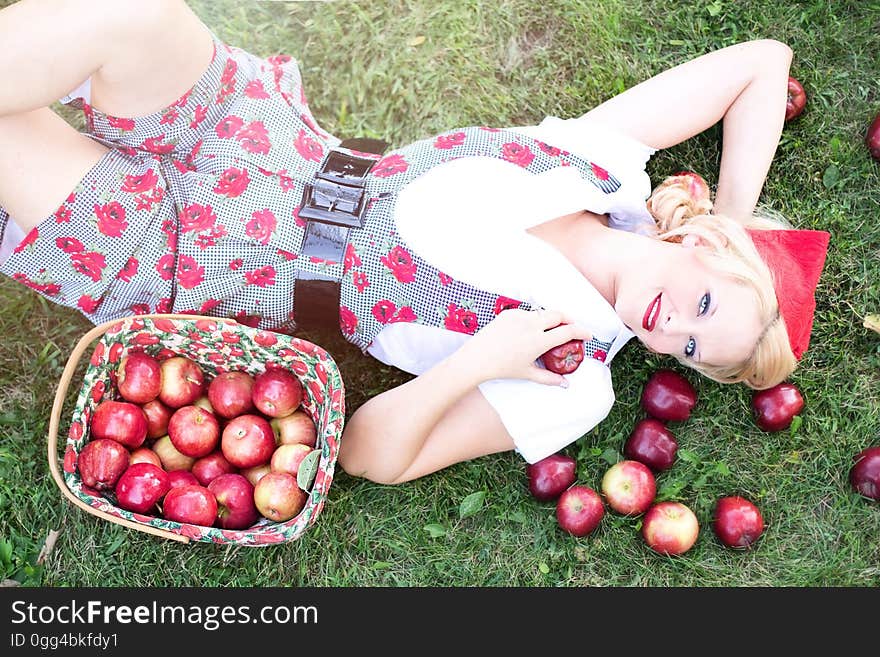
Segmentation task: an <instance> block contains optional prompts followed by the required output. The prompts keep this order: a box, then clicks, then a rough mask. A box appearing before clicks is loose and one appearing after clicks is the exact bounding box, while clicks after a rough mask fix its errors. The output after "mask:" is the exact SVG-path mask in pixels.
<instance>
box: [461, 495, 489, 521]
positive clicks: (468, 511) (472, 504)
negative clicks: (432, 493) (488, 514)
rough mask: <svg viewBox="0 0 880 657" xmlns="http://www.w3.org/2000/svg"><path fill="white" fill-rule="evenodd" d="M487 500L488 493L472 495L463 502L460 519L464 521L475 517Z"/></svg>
mask: <svg viewBox="0 0 880 657" xmlns="http://www.w3.org/2000/svg"><path fill="white" fill-rule="evenodd" d="M485 500H486V491H483V490H478V491H477V492H476V493H471V494H470V495H468V496H467V497H465V498H464V499H463V500H462V501H461V505H460V506H459V507H458V517H459V518H462V519H464V518H468V517H470V516H472V515H474V514H475V513H477V512H478V511H479V510H480V509H481V508H482V506H483V502H484V501H485Z"/></svg>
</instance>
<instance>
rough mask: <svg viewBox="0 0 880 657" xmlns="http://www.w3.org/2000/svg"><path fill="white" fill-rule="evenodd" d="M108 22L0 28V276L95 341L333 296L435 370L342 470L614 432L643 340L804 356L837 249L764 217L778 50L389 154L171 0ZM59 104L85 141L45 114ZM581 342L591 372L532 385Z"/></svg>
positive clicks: (752, 358)
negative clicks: (326, 117)
mask: <svg viewBox="0 0 880 657" xmlns="http://www.w3.org/2000/svg"><path fill="white" fill-rule="evenodd" d="M90 7H92V11H89V12H83V11H81V9H80V5H79V3H75V2H66V1H63V0H23V1H22V2H19V3H17V4H15V5H12V6H10V7H8V8H6V9H3V10H2V11H0V39H2V41H3V43H4V44H5V46H6V47H5V51H6V53H7V56H6V57H5V58H4V59H3V61H2V63H0V75H2V77H3V79H4V81H5V85H4V89H5V91H4V92H3V95H2V96H0V206H2V208H0V224H2V225H3V226H4V227H5V230H4V234H3V240H2V271H3V273H5V274H7V275H8V276H11V277H13V278H14V279H16V280H18V281H20V282H22V283H24V284H25V285H27V286H29V287H30V288H32V289H34V290H36V291H37V292H38V293H40V294H42V295H43V296H45V297H47V298H49V299H51V300H52V301H55V302H57V303H61V304H64V305H68V306H71V307H75V308H78V309H79V310H81V311H82V312H83V314H84V315H85V316H86V317H88V318H89V319H90V320H92V321H93V322H96V323H98V322H102V321H106V320H109V319H113V318H118V317H125V316H129V315H132V314H138V313H154V312H158V313H163V312H176V313H179V312H185V313H199V314H212V315H218V316H229V317H234V318H236V319H238V320H239V321H241V322H243V323H247V324H250V325H253V326H259V327H261V328H266V329H273V330H280V331H293V330H295V329H297V328H303V327H304V326H305V325H306V319H307V318H313V317H316V316H317V315H319V311H320V309H321V308H326V306H327V304H328V300H329V304H330V308H331V310H332V315H333V321H334V322H335V323H336V324H337V325H338V326H339V327H340V328H341V330H342V332H343V334H344V335H345V337H346V338H347V339H348V340H350V341H351V342H352V343H354V344H355V345H358V346H359V347H360V348H361V349H362V350H363V351H364V352H365V353H368V354H370V355H371V356H373V357H375V358H377V359H378V360H380V361H382V362H384V363H387V364H390V365H394V366H396V367H399V368H401V369H402V370H405V371H407V372H410V373H413V374H415V375H417V376H416V377H415V378H414V379H412V380H410V381H409V382H407V383H405V384H403V385H401V386H399V387H396V388H394V389H391V390H388V391H386V392H384V393H382V394H380V395H378V396H376V397H375V398H373V399H371V400H369V401H367V402H366V403H365V404H363V405H362V406H361V407H360V408H359V409H358V410H357V411H356V412H355V413H354V414H353V415H352V417H351V419H350V421H349V422H348V425H347V427H346V428H345V432H344V434H343V439H342V442H341V451H340V455H339V461H340V464H341V466H342V467H343V468H344V469H345V470H346V471H347V472H348V473H350V474H352V475H355V476H363V477H367V478H369V479H372V480H374V481H378V482H386V483H399V482H403V481H407V480H411V479H414V478H417V477H421V476H424V475H426V474H428V473H431V472H434V471H437V470H439V469H441V468H444V467H447V466H449V465H451V464H454V463H458V462H461V461H463V460H467V459H473V458H477V457H479V456H483V455H486V454H491V453H495V452H500V451H504V450H511V449H516V450H517V451H518V452H519V453H520V454H521V455H522V456H523V457H524V458H525V459H526V460H527V461H529V462H534V461H537V460H539V459H541V458H543V457H545V456H548V455H549V454H552V453H554V452H556V451H558V450H560V449H561V448H563V447H565V446H566V445H567V444H569V443H571V442H572V441H574V440H576V439H577V438H578V437H580V436H582V435H584V434H585V433H587V432H588V431H589V430H590V429H591V428H592V427H594V426H595V425H596V424H598V423H599V422H601V421H602V420H603V419H604V418H605V416H606V415H607V413H608V411H609V409H610V408H611V405H612V403H613V401H614V393H613V387H612V382H611V372H610V366H611V363H612V360H613V359H614V356H615V355H616V354H617V352H618V351H619V350H620V348H621V347H622V346H623V345H624V344H625V343H626V342H628V341H629V340H630V339H631V338H633V337H636V338H637V339H638V340H639V341H640V342H642V343H643V344H644V345H645V347H647V348H648V349H650V350H651V351H654V352H657V353H663V354H670V355H673V356H675V357H676V358H677V359H678V360H679V361H680V362H682V363H685V364H686V365H688V366H690V367H694V368H695V369H697V370H698V371H700V372H702V373H703V374H705V375H706V376H709V377H711V378H712V379H714V380H716V381H720V382H724V383H733V382H744V383H746V384H747V385H749V386H751V387H754V388H764V387H769V386H771V385H774V384H776V383H778V382H780V381H782V380H783V379H785V378H786V377H788V376H789V375H790V374H791V373H792V371H793V370H794V368H795V366H796V364H797V361H798V359H799V358H800V356H801V355H802V353H803V351H804V349H806V347H807V344H808V341H809V335H810V328H811V325H812V315H813V308H814V301H813V291H814V289H815V286H816V283H817V280H818V277H819V273H820V271H821V268H822V265H823V263H824V257H825V250H826V247H827V239H828V236H827V233H822V232H818V231H794V230H789V229H786V228H785V227H783V226H780V225H778V224H776V223H773V222H771V221H770V220H767V219H760V218H757V217H755V216H754V211H755V207H756V203H757V200H758V197H759V195H760V192H761V188H762V186H763V183H764V179H765V176H766V174H767V171H768V169H769V166H770V163H771V160H772V158H773V155H774V153H775V150H776V146H777V143H778V140H779V136H780V133H781V130H782V126H783V122H784V113H785V102H786V81H787V77H788V70H789V65H790V61H791V51H790V49H789V48H788V47H787V46H785V45H784V44H782V43H779V42H776V41H772V40H759V41H752V42H747V43H742V44H738V45H734V46H731V47H728V48H724V49H721V50H718V51H715V52H711V53H708V54H706V55H703V56H701V57H698V58H696V59H694V60H692V61H689V62H685V63H683V64H681V65H679V66H676V67H674V68H672V69H670V70H667V71H665V72H663V73H661V74H659V75H657V76H655V77H653V78H651V79H649V80H646V81H645V82H642V83H641V84H638V85H636V86H635V87H633V88H631V89H629V90H628V91H626V92H624V93H622V94H620V95H618V96H616V97H614V98H611V99H610V100H608V101H606V102H605V103H603V104H601V105H599V106H598V107H595V108H593V109H592V110H590V111H588V112H587V113H586V114H584V115H583V116H581V117H578V118H572V119H562V118H557V117H547V118H546V119H545V120H543V121H542V122H541V123H540V124H539V125H536V126H519V127H508V128H503V129H498V128H495V127H467V128H458V129H453V130H449V131H447V132H444V133H443V134H440V135H437V136H433V137H430V138H428V139H425V140H421V141H418V142H415V143H413V144H410V145H406V146H402V147H400V148H396V149H394V150H391V151H389V152H386V153H384V154H380V153H381V151H382V148H381V147H376V146H377V145H376V144H372V143H368V142H357V143H349V142H345V143H343V144H340V140H339V139H337V138H336V137H334V136H333V135H330V134H328V133H327V132H325V131H324V130H322V129H321V128H320V127H319V125H318V123H317V121H316V120H315V119H314V118H313V117H312V115H311V113H310V111H309V109H308V106H307V105H306V94H305V92H304V88H303V84H302V80H301V77H300V71H299V68H298V66H297V62H296V61H295V60H294V59H292V58H291V57H290V56H289V55H277V56H273V57H268V58H262V57H257V56H254V55H251V54H249V53H247V52H244V51H242V50H240V49H237V48H234V47H230V46H227V45H226V44H223V43H221V42H220V41H219V40H218V39H217V38H216V37H215V35H214V34H213V33H212V32H211V31H210V30H209V29H208V28H207V27H206V26H205V25H204V24H203V23H202V22H201V21H200V20H199V19H198V18H197V17H196V16H195V14H193V13H192V11H191V10H190V9H189V8H188V7H187V6H186V4H185V3H184V2H182V1H181V0H154V1H153V2H149V3H137V4H136V5H135V4H134V3H132V2H128V1H126V2H120V1H118V0H117V1H114V2H111V1H109V0H95V2H93V3H91V5H90ZM133 12H136V15H137V16H138V17H139V18H138V20H136V21H134V20H131V16H132V15H134V13H133ZM35 26H40V29H39V30H37V29H35ZM59 98H61V99H63V101H64V102H66V103H69V104H71V105H73V106H74V107H79V108H81V109H82V111H83V112H84V113H85V118H86V123H87V132H86V133H85V134H80V133H78V132H77V131H75V130H74V129H73V128H71V127H70V125H68V124H67V123H66V122H65V121H63V120H62V119H61V118H59V117H58V116H57V115H55V114H54V113H53V112H52V111H51V110H50V109H49V108H48V106H49V105H50V104H51V103H53V102H55V101H56V100H58V99H59ZM646 108H649V109H648V110H646ZM718 121H723V153H722V159H721V166H720V171H719V175H718V186H717V193H716V195H715V200H714V204H713V202H712V201H711V200H710V198H709V194H708V188H705V187H702V186H700V185H698V184H694V183H695V181H697V182H698V179H695V178H694V177H691V176H687V175H679V176H672V177H671V178H669V179H667V180H666V181H665V182H663V183H662V184H661V185H659V186H658V187H657V189H655V190H654V191H653V193H652V192H651V184H650V181H649V179H648V176H647V174H646V172H645V166H646V163H647V161H648V160H649V158H650V157H651V156H652V154H654V153H655V152H656V151H657V150H658V149H663V148H669V147H671V146H673V145H675V144H678V143H680V142H682V141H684V140H686V139H688V138H690V137H692V136H694V135H696V134H698V133H700V132H702V131H704V130H706V129H707V128H709V127H710V126H712V125H714V124H715V123H717V122H718ZM367 151H370V152H367ZM318 174H321V175H320V176H319V175H318ZM646 201H647V202H646ZM777 229H781V230H777ZM572 339H579V340H584V341H586V356H587V358H585V360H584V362H583V363H582V364H581V365H580V367H579V368H578V369H577V370H576V371H575V372H573V373H571V374H567V375H561V374H555V373H553V372H551V371H549V370H546V369H544V368H542V367H540V365H539V364H538V362H537V359H538V357H539V356H540V355H541V354H542V353H544V352H545V351H547V350H548V349H550V348H551V347H554V346H556V345H560V344H562V343H565V342H567V341H569V340H572ZM535 408H540V409H541V412H540V413H536V412H534V409H535Z"/></svg>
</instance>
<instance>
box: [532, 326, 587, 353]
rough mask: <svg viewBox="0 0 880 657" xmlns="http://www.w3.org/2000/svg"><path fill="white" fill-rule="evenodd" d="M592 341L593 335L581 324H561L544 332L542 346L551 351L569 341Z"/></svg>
mask: <svg viewBox="0 0 880 657" xmlns="http://www.w3.org/2000/svg"><path fill="white" fill-rule="evenodd" d="M592 339H593V334H592V333H591V332H590V330H589V329H588V328H586V327H585V326H582V325H581V324H562V325H560V326H556V327H554V328H552V329H549V330H546V331H544V344H545V345H546V347H547V349H552V348H553V347H555V346H557V345H561V344H564V343H566V342H569V341H571V340H583V341H584V342H589V341H590V340H592Z"/></svg>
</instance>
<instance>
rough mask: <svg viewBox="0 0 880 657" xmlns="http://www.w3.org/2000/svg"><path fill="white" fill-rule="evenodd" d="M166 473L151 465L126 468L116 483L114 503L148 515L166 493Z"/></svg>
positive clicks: (168, 486) (141, 464) (137, 464)
mask: <svg viewBox="0 0 880 657" xmlns="http://www.w3.org/2000/svg"><path fill="white" fill-rule="evenodd" d="M169 488H170V483H169V481H168V473H167V472H165V471H164V470H163V469H162V468H157V467H156V466H155V465H153V464H152V463H135V464H134V465H130V466H128V469H126V471H125V472H123V473H122V476H121V477H119V481H117V482H116V489H115V492H116V503H117V504H118V505H119V506H121V507H122V508H123V509H126V510H128V511H134V512H135V513H148V512H149V511H151V510H152V509H153V508H154V507H155V506H156V504H157V503H158V502H159V500H161V499H162V498H163V497H164V496H165V493H167V492H168V489H169Z"/></svg>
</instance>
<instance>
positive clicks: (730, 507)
mask: <svg viewBox="0 0 880 657" xmlns="http://www.w3.org/2000/svg"><path fill="white" fill-rule="evenodd" d="M712 529H713V530H714V531H715V535H716V536H717V537H718V540H719V541H721V542H722V543H723V544H724V545H726V546H727V547H731V548H747V547H749V546H751V544H752V543H754V542H755V541H756V540H758V538H759V537H760V536H761V534H762V533H763V532H764V518H763V517H762V516H761V511H760V510H759V509H758V507H757V506H755V505H754V504H752V503H751V502H750V501H749V500H747V499H746V498H744V497H740V496H738V495H731V496H728V497H722V498H721V499H719V500H718V502H716V503H715V513H714V515H713V518H712Z"/></svg>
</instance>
